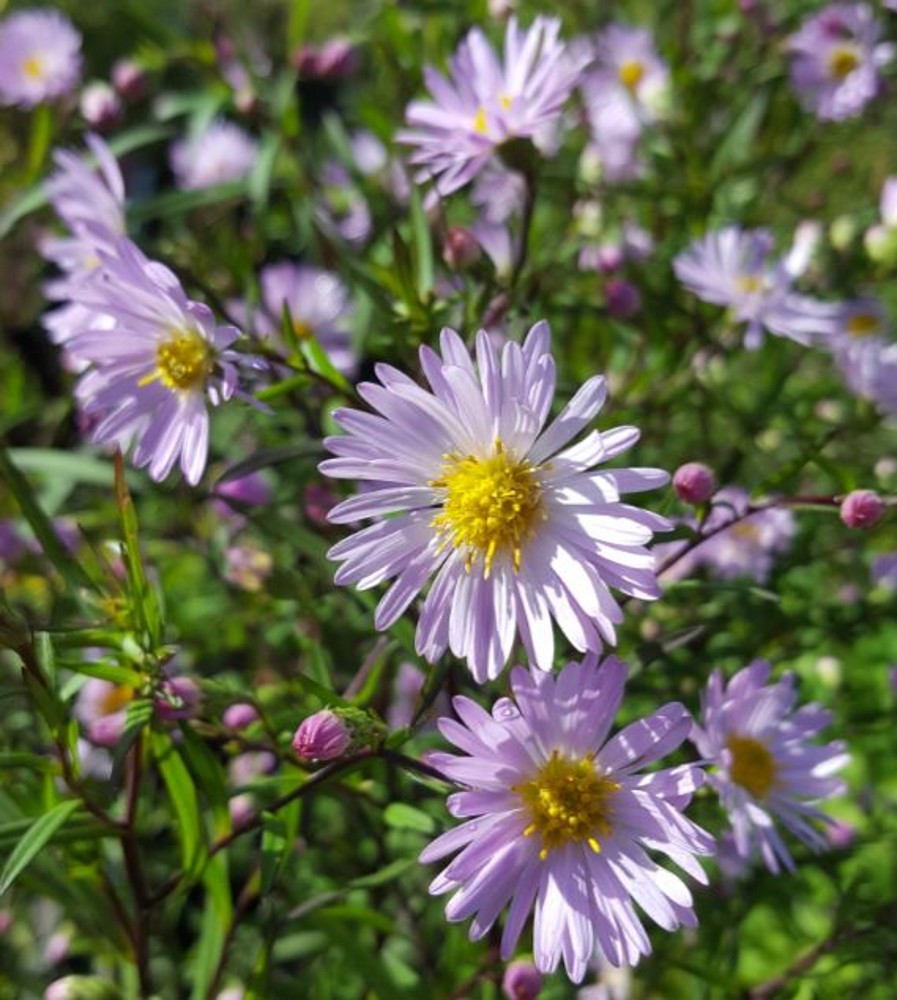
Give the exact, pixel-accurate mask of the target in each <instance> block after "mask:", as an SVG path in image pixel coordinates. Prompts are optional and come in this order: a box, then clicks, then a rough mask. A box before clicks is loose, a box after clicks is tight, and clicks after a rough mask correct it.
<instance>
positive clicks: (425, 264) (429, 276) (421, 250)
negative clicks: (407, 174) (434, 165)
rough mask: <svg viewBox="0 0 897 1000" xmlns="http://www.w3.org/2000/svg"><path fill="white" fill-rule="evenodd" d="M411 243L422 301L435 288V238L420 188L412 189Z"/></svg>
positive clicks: (426, 299)
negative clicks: (432, 235)
mask: <svg viewBox="0 0 897 1000" xmlns="http://www.w3.org/2000/svg"><path fill="white" fill-rule="evenodd" d="M411 244H412V246H413V248H414V257H415V263H416V265H417V267H416V269H417V294H418V296H419V298H420V300H421V302H426V301H428V300H429V298H430V292H431V291H432V289H433V239H432V237H431V235H430V227H429V226H428V225H427V216H426V213H425V212H424V205H423V201H422V199H421V196H420V191H419V190H418V188H416V187H413V188H412V189H411Z"/></svg>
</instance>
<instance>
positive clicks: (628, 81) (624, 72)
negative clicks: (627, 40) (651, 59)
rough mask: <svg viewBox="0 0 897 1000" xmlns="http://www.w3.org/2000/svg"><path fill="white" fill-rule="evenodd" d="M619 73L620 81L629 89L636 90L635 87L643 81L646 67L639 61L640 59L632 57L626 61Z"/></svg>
mask: <svg viewBox="0 0 897 1000" xmlns="http://www.w3.org/2000/svg"><path fill="white" fill-rule="evenodd" d="M617 75H618V76H619V78H620V83H622V84H623V86H624V87H625V88H626V89H627V90H635V88H636V87H637V86H638V85H639V84H640V83H641V82H642V79H643V77H644V75H645V67H644V66H643V65H642V64H641V63H640V62H639V61H638V59H630V60H628V61H627V62H624V63H623V64H622V65H621V66H620V68H619V70H618V71H617Z"/></svg>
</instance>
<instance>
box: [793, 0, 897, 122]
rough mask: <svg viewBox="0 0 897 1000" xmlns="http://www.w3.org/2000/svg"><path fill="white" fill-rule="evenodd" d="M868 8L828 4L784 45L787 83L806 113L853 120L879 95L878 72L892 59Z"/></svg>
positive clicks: (857, 5) (830, 118)
mask: <svg viewBox="0 0 897 1000" xmlns="http://www.w3.org/2000/svg"><path fill="white" fill-rule="evenodd" d="M881 34H882V31H881V25H880V24H879V22H878V21H877V20H876V19H875V15H874V12H873V10H872V7H871V6H870V5H869V4H867V3H833V4H830V5H829V6H828V7H826V8H824V9H823V10H821V11H819V12H818V13H816V14H814V15H812V16H811V17H809V18H808V19H807V20H806V21H804V23H803V24H802V25H801V27H800V29H799V30H798V31H797V32H795V34H793V35H792V36H791V38H790V39H789V40H788V48H789V50H790V52H791V57H792V58H791V83H792V85H793V87H794V89H795V90H796V91H797V96H798V99H799V100H800V102H801V104H802V105H803V107H804V108H805V109H806V110H807V111H812V112H814V113H815V114H816V116H817V117H818V118H821V119H824V120H826V119H827V120H830V121H838V120H841V119H844V118H852V117H854V116H855V115H858V114H859V113H860V112H861V111H862V110H863V108H864V107H865V106H866V105H867V104H868V103H869V101H871V100H872V99H873V98H874V97H876V96H877V94H878V93H879V92H880V90H881V86H882V79H881V74H880V70H881V68H882V67H883V66H886V65H887V64H888V63H889V62H890V61H891V60H892V59H893V58H894V52H895V49H894V46H893V45H892V44H890V43H889V42H882V41H881Z"/></svg>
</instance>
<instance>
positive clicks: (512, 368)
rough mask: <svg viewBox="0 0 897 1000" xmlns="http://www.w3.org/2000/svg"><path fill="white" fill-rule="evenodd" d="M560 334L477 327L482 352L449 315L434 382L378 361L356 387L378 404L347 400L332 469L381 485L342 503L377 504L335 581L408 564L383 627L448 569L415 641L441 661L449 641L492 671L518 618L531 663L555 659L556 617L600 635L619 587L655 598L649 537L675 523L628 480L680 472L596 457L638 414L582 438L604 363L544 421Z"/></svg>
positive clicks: (609, 626)
mask: <svg viewBox="0 0 897 1000" xmlns="http://www.w3.org/2000/svg"><path fill="white" fill-rule="evenodd" d="M549 346H550V331H549V329H548V324H547V323H544V322H541V323H537V324H536V325H535V326H534V327H533V328H532V329H531V330H530V332H529V334H528V336H527V338H526V340H525V341H524V343H523V345H522V346H521V345H519V344H515V343H508V344H505V346H504V348H503V350H502V351H501V354H499V352H498V350H497V349H496V347H495V346H494V345H493V343H492V342H491V341H490V338H489V336H488V335H487V334H486V333H485V332H484V331H480V333H479V334H478V335H477V344H476V364H474V362H473V360H472V359H471V357H470V354H469V352H468V350H467V348H466V347H465V346H464V343H463V341H462V340H461V338H460V337H459V336H458V334H457V333H455V332H454V331H453V330H448V329H445V330H443V331H442V334H441V347H442V357H440V356H439V354H437V353H436V352H435V351H433V350H431V349H430V348H429V347H422V348H421V351H420V360H421V366H422V368H423V372H424V375H425V376H426V378H427V380H428V381H429V383H430V387H431V391H429V392H428V391H426V390H425V389H423V388H421V387H420V386H419V385H417V384H416V383H415V382H413V381H412V380H411V379H410V378H408V376H407V375H403V374H402V373H401V372H399V371H397V370H396V369H395V368H392V367H391V366H389V365H378V366H377V368H376V369H375V370H376V374H377V377H378V378H379V380H380V383H381V384H380V385H376V384H373V383H362V384H361V385H359V386H358V392H359V394H360V395H361V396H362V397H363V398H364V400H365V401H366V402H367V403H368V404H369V405H370V406H371V407H372V408H373V409H374V410H375V411H377V412H376V415H375V414H372V413H363V412H359V411H355V410H338V411H336V413H335V414H334V418H335V420H336V421H337V422H338V423H339V424H340V425H341V426H342V427H343V428H344V429H345V430H346V431H347V432H348V433H347V434H346V435H345V436H343V437H332V438H328V439H327V440H326V441H325V444H326V446H327V447H328V448H329V449H330V450H331V451H332V452H333V453H334V454H335V455H337V456H338V457H337V458H333V459H329V460H327V461H325V462H323V463H322V464H321V471H322V472H325V473H326V474H327V475H330V476H336V477H341V478H353V479H361V480H370V481H373V482H374V483H375V484H376V485H375V487H374V488H372V489H370V490H368V491H366V492H364V493H361V494H360V495H358V496H355V497H352V498H350V499H349V500H345V501H344V502H343V503H341V504H339V505H338V506H337V507H335V508H334V509H333V510H332V511H331V512H330V514H329V520H330V521H332V522H333V523H335V524H346V523H351V522H353V521H356V520H358V519H359V518H364V517H368V518H375V519H376V523H375V524H373V525H371V526H370V527H367V528H364V529H363V530H361V531H359V532H357V533H356V534H354V535H352V536H351V537H349V538H347V539H345V540H344V541H342V542H339V543H338V544H337V545H335V546H334V547H333V548H332V549H331V550H330V553H329V556H330V558H331V559H336V560H339V561H340V562H342V563H343V565H342V566H341V567H340V569H339V570H338V571H337V573H336V582H337V583H339V584H347V583H355V584H357V586H358V587H360V588H361V589H368V588H370V587H374V586H376V585H377V584H379V583H382V582H383V581H385V580H388V579H390V578H392V577H395V578H396V581H395V583H394V584H393V585H392V586H391V587H390V589H389V590H388V591H387V593H386V595H385V596H384V597H383V599H382V600H381V601H380V604H379V605H378V607H377V611H376V613H375V616H374V624H375V625H376V627H377V628H378V629H385V628H388V627H389V626H390V625H391V624H392V623H393V622H394V621H395V620H396V619H397V618H398V617H399V615H401V614H402V612H403V611H404V610H405V609H406V608H407V607H408V605H409V604H410V603H411V602H412V601H413V600H414V598H415V597H416V596H417V594H418V593H419V592H420V590H421V588H422V587H423V586H424V585H425V583H426V581H427V580H428V579H429V578H430V577H435V579H434V582H433V585H432V587H431V588H430V590H429V593H428V594H427V597H426V599H425V600H424V603H423V607H422V609H421V615H420V621H419V623H418V628H417V651H418V653H420V654H422V655H423V656H425V657H426V658H427V659H428V660H430V661H431V662H433V661H435V660H436V659H438V658H439V657H440V656H441V655H442V654H443V653H444V652H445V650H446V648H451V650H452V652H453V653H454V654H455V655H456V656H460V657H465V658H466V659H467V660H468V663H469V666H470V668H471V670H472V671H473V674H474V677H476V679H477V680H478V681H481V682H482V681H485V680H486V679H487V678H492V677H496V676H497V675H498V674H499V673H500V672H501V670H502V668H503V666H504V665H505V663H506V662H507V659H508V656H509V655H510V651H511V646H512V644H513V642H514V637H515V635H516V634H517V632H518V631H519V633H520V636H521V638H522V640H523V643H524V645H525V647H526V649H527V652H528V654H529V657H530V660H531V662H534V663H536V664H538V666H539V667H541V668H542V669H543V670H550V669H551V666H552V661H553V659H554V635H553V629H552V624H551V620H552V618H554V619H555V620H556V621H557V623H558V625H559V626H560V628H561V630H562V631H563V632H564V634H565V635H566V636H567V638H568V639H569V640H570V642H571V643H572V644H573V646H574V647H575V648H576V649H578V650H580V651H581V652H585V651H586V650H598V649H600V648H601V646H602V643H603V642H604V641H606V642H610V643H613V642H614V641H615V632H614V624H615V623H617V622H619V621H621V620H622V612H621V611H620V608H619V606H618V605H617V603H616V601H615V600H614V599H613V597H612V596H611V593H610V589H609V588H610V587H616V588H617V589H619V590H622V591H623V592H624V593H626V594H631V595H633V596H635V597H639V598H645V599H649V600H650V599H653V598H655V597H657V596H658V593H659V592H658V589H657V582H656V579H655V574H654V560H653V557H652V556H651V553H650V552H648V551H647V549H646V548H645V545H646V543H647V542H648V541H650V539H651V536H652V533H653V532H655V531H665V530H667V522H666V521H665V520H664V519H663V518H661V517H658V516H657V515H655V514H651V513H648V512H646V511H643V510H640V509H639V508H637V507H632V506H629V505H628V504H624V503H622V502H621V501H620V493H626V492H635V491H640V490H648V489H654V488H655V487H657V486H660V485H662V484H663V483H664V482H666V480H667V474H666V473H665V472H662V471H661V470H659V469H612V470H611V469H609V470H604V471H601V472H597V471H594V467H595V466H596V465H597V464H598V463H599V462H604V461H606V460H608V459H611V458H613V457H615V456H616V455H618V454H619V453H620V452H622V451H624V450H626V449H627V448H629V447H630V446H631V445H633V444H634V443H635V442H636V440H638V436H639V435H638V431H637V430H636V429H635V428H634V427H617V428H614V429H612V430H609V431H603V432H599V431H597V430H593V431H591V432H590V433H589V434H588V435H587V436H586V437H585V438H584V439H583V440H581V441H580V442H579V443H577V444H573V445H569V442H570V441H571V440H572V439H573V438H574V437H575V436H576V435H577V434H578V433H579V432H580V431H581V430H583V429H584V428H585V427H586V426H587V424H588V423H589V422H590V421H591V420H593V419H594V417H595V416H596V415H597V413H598V411H599V410H600V409H601V406H602V405H603V403H604V399H605V395H606V386H605V381H604V378H603V377H601V376H595V377H594V378H591V379H589V381H588V382H586V383H585V385H584V386H583V387H582V388H581V389H580V390H579V392H577V393H576V395H575V396H574V397H573V399H572V400H571V401H570V402H569V403H568V405H567V406H566V407H565V408H564V410H563V411H562V412H561V413H560V415H559V416H558V417H557V418H556V419H555V420H554V421H553V422H551V423H550V424H549V425H548V427H547V428H545V423H546V420H547V417H548V412H549V409H550V407H551V401H552V397H553V395H554V385H555V365H554V359H553V358H552V356H551V354H550V353H549ZM543 428H545V429H544V430H543ZM385 515H392V516H385Z"/></svg>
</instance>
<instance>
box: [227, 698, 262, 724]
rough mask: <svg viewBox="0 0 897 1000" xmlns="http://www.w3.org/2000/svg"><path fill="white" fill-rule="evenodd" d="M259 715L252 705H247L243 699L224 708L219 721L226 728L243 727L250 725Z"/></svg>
mask: <svg viewBox="0 0 897 1000" xmlns="http://www.w3.org/2000/svg"><path fill="white" fill-rule="evenodd" d="M258 717H259V714H258V712H257V711H256V710H255V706H254V705H249V704H247V703H246V702H245V701H240V702H237V704H236V705H230V706H229V707H228V708H227V709H225V712H224V715H223V716H222V717H221V721H222V722H223V723H224V724H225V726H227V728H228V729H245V728H246V727H247V726H251V725H252V723H253V722H255V720H256V719H257V718H258Z"/></svg>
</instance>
